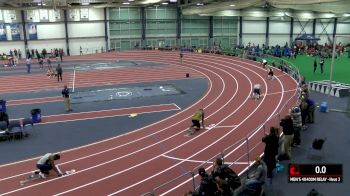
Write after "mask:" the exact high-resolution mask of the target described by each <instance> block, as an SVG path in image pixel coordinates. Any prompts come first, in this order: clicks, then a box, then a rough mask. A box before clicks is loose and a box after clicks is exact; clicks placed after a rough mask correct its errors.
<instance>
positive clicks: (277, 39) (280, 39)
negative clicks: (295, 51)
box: [269, 35, 290, 46]
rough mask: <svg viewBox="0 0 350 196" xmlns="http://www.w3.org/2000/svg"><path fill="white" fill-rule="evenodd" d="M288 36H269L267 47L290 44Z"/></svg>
mask: <svg viewBox="0 0 350 196" xmlns="http://www.w3.org/2000/svg"><path fill="white" fill-rule="evenodd" d="M289 42H290V38H289V35H270V37H269V46H275V45H280V46H284V45H285V44H286V43H288V45H289V44H290V43H289Z"/></svg>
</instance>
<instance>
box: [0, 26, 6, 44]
mask: <svg viewBox="0 0 350 196" xmlns="http://www.w3.org/2000/svg"><path fill="white" fill-rule="evenodd" d="M0 40H1V41H5V40H7V36H6V26H5V24H4V23H0Z"/></svg>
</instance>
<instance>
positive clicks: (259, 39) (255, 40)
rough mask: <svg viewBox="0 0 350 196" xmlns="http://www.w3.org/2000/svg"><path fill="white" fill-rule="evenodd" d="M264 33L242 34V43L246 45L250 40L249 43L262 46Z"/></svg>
mask: <svg viewBox="0 0 350 196" xmlns="http://www.w3.org/2000/svg"><path fill="white" fill-rule="evenodd" d="M265 40H266V39H265V34H264V35H244V34H243V36H242V44H243V45H245V46H246V45H248V43H249V42H250V43H251V44H255V45H257V44H259V45H260V46H262V45H263V44H265Z"/></svg>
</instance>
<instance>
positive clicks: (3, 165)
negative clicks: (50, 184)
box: [0, 65, 212, 182]
mask: <svg viewBox="0 0 350 196" xmlns="http://www.w3.org/2000/svg"><path fill="white" fill-rule="evenodd" d="M175 67H183V66H179V65H175ZM187 68H188V67H187ZM189 69H192V70H194V71H197V70H195V69H193V68H189ZM197 72H199V73H201V74H202V75H204V76H206V75H205V74H204V73H202V72H200V71H197ZM207 78H208V77H207ZM211 85H212V84H211V80H210V79H209V89H208V91H207V92H206V94H205V95H204V96H203V97H202V98H200V99H199V100H198V101H196V102H195V103H194V104H193V105H197V104H198V103H199V102H200V101H202V100H203V99H205V98H206V97H207V96H208V94H209V92H210V90H211ZM189 109H191V108H190V107H189V108H186V109H185V110H183V111H181V112H179V113H177V114H175V115H173V116H169V117H167V118H165V119H163V120H160V121H158V122H155V123H152V124H150V125H147V126H145V127H141V128H139V129H136V130H134V131H130V132H128V133H124V134H121V135H117V136H115V137H112V138H108V139H104V140H101V141H97V142H93V143H90V144H86V145H83V146H79V147H76V148H71V149H68V150H64V151H61V153H65V152H70V151H74V150H79V149H82V148H86V147H90V146H93V145H97V144H100V143H103V142H106V141H110V140H114V139H117V138H119V137H123V136H126V135H129V134H132V133H135V132H139V131H142V130H143V129H145V128H148V127H151V126H153V125H156V124H158V123H161V122H163V121H166V120H168V119H170V118H173V117H175V116H178V115H180V114H182V113H184V112H185V111H187V110H189ZM181 122H182V121H181ZM159 132H160V131H159ZM155 133H158V132H155ZM150 136H152V135H149V136H147V137H150ZM147 137H144V138H147ZM136 141H138V140H136ZM131 143H133V142H131ZM39 158H40V157H33V158H29V159H25V160H21V161H16V162H12V163H7V164H2V165H0V168H2V167H6V166H10V165H15V164H18V163H23V162H27V161H32V160H36V159H39ZM31 172H32V171H31ZM24 174H27V173H24ZM1 181H2V179H0V182H1Z"/></svg>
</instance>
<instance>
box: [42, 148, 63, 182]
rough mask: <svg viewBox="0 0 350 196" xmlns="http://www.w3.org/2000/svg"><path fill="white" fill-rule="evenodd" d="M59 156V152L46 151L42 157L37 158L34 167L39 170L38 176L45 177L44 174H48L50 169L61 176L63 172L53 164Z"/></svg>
mask: <svg viewBox="0 0 350 196" xmlns="http://www.w3.org/2000/svg"><path fill="white" fill-rule="evenodd" d="M60 158H61V156H60V155H59V154H52V153H46V154H45V155H44V156H43V157H41V158H40V159H39V161H38V162H37V164H36V167H37V168H38V169H39V170H40V173H39V176H40V178H46V175H49V174H50V171H51V170H54V171H55V172H56V173H57V175H58V176H62V175H63V173H62V172H61V170H60V169H59V168H58V166H56V165H55V161H56V160H59V159H60Z"/></svg>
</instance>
